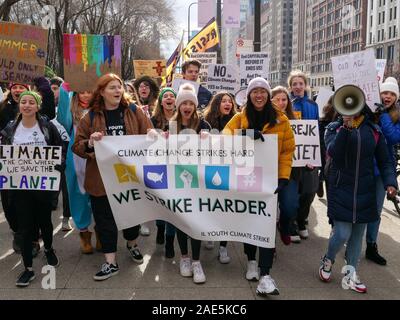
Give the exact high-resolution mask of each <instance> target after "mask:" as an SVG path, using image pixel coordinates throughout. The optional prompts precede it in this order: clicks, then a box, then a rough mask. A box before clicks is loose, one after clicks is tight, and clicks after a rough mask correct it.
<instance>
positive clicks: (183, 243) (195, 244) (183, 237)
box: [176, 228, 201, 261]
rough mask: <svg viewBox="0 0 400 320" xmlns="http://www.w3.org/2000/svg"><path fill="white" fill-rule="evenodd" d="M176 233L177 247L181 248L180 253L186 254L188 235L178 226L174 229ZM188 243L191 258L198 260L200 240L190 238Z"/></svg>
mask: <svg viewBox="0 0 400 320" xmlns="http://www.w3.org/2000/svg"><path fill="white" fill-rule="evenodd" d="M176 235H177V238H178V243H179V248H180V249H181V254H182V255H183V256H186V255H187V254H188V242H187V239H188V235H187V234H186V233H184V232H183V231H181V230H179V229H178V228H177V229H176ZM190 244H191V246H192V260H195V261H197V260H200V247H201V240H196V239H193V238H190Z"/></svg>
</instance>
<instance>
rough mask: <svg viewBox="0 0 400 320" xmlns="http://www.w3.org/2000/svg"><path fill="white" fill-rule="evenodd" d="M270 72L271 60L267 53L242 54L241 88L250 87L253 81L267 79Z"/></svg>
mask: <svg viewBox="0 0 400 320" xmlns="http://www.w3.org/2000/svg"><path fill="white" fill-rule="evenodd" d="M268 70H269V58H268V54H267V53H266V52H252V53H242V54H240V88H245V87H247V86H248V85H249V82H250V80H251V79H254V78H257V77H261V78H264V79H266V78H267V76H268Z"/></svg>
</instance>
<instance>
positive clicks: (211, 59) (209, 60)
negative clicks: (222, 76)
mask: <svg viewBox="0 0 400 320" xmlns="http://www.w3.org/2000/svg"><path fill="white" fill-rule="evenodd" d="M190 58H191V59H196V60H198V61H200V63H201V68H200V71H199V79H200V82H202V83H203V82H207V75H208V66H209V65H210V64H216V63H217V53H216V52H200V53H192V55H191V56H190Z"/></svg>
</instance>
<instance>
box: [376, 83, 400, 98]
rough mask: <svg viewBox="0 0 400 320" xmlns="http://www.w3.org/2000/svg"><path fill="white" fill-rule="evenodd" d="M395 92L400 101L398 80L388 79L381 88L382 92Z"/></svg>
mask: <svg viewBox="0 0 400 320" xmlns="http://www.w3.org/2000/svg"><path fill="white" fill-rule="evenodd" d="M387 91H389V92H393V93H394V94H395V95H396V97H397V99H396V101H397V100H399V98H400V93H399V84H398V83H397V80H396V79H395V78H393V77H388V78H386V80H385V82H384V83H382V85H381V88H380V92H381V93H382V92H387Z"/></svg>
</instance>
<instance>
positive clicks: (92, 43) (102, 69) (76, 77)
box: [63, 34, 121, 92]
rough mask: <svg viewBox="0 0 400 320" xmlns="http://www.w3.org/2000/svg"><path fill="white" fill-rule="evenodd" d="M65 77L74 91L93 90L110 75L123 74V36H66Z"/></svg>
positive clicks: (64, 43)
mask: <svg viewBox="0 0 400 320" xmlns="http://www.w3.org/2000/svg"><path fill="white" fill-rule="evenodd" d="M63 46H64V75H65V81H66V82H68V83H69V84H70V87H71V90H72V91H76V92H80V91H86V90H87V91H92V90H94V89H95V87H96V82H97V80H98V78H100V77H101V76H102V75H104V74H107V73H115V74H117V75H119V76H120V75H121V36H103V35H89V34H87V35H86V34H64V42H63Z"/></svg>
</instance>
